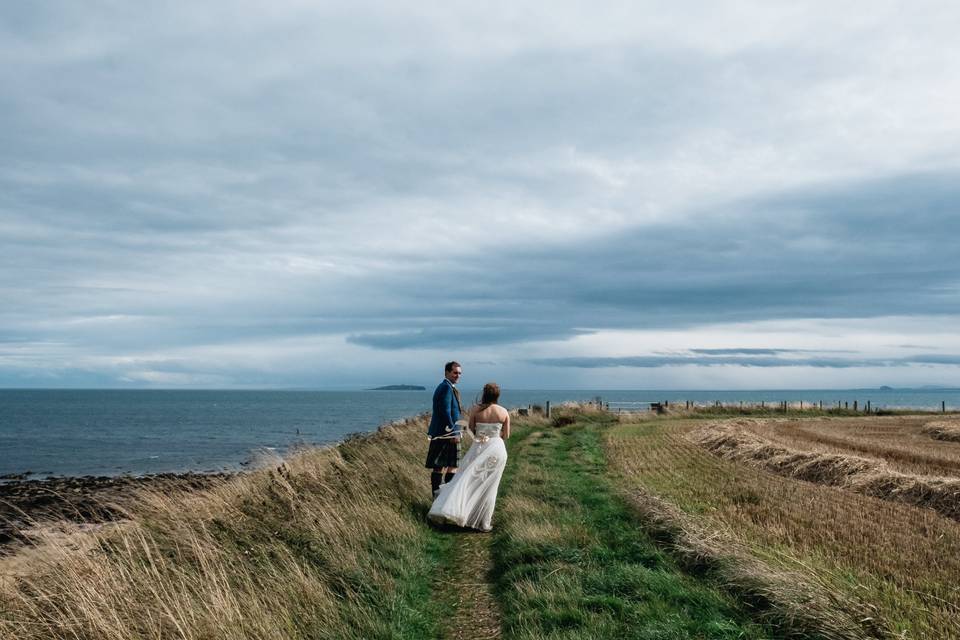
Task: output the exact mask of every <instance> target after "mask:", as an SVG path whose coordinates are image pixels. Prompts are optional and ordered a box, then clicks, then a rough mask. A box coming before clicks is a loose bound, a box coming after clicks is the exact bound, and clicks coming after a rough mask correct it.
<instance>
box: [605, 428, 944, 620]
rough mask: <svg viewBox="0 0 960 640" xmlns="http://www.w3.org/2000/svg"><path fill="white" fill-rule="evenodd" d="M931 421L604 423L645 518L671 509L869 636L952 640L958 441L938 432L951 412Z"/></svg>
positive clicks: (722, 549)
mask: <svg viewBox="0 0 960 640" xmlns="http://www.w3.org/2000/svg"><path fill="white" fill-rule="evenodd" d="M931 422H934V419H933V418H930V417H922V416H921V417H916V416H914V417H906V416H903V417H901V416H896V417H864V418H853V419H802V420H785V419H751V418H737V419H728V420H717V421H710V422H708V423H706V424H705V423H704V421H702V420H699V421H698V420H687V421H667V420H653V421H651V420H645V421H640V422H638V423H636V424H620V425H618V426H616V427H614V428H613V429H611V430H609V431H608V432H607V434H606V438H605V445H606V451H607V455H608V458H609V459H610V461H611V463H612V466H613V467H614V469H615V471H616V472H617V473H619V474H620V476H621V481H622V483H623V486H624V488H625V490H626V491H627V493H628V494H630V495H631V497H632V499H634V500H635V501H636V502H638V503H639V504H640V506H641V508H643V509H645V513H646V515H647V519H648V522H649V521H650V519H651V518H653V519H656V517H657V510H658V509H660V510H661V511H664V512H668V511H670V507H674V508H676V510H677V513H674V514H673V515H672V517H673V518H674V519H678V518H679V519H680V522H676V523H675V529H677V528H679V530H680V531H681V532H682V531H683V529H684V526H686V528H687V529H692V530H693V537H694V539H695V540H696V539H699V540H701V541H702V540H710V541H711V542H710V544H709V549H708V553H713V554H716V555H718V556H723V555H724V554H725V553H726V554H727V555H728V556H729V557H728V558H727V561H728V562H729V563H732V564H733V565H737V564H739V565H740V566H746V565H748V564H749V563H751V562H754V561H759V562H762V563H763V566H765V567H768V568H769V569H770V570H771V571H772V573H773V574H774V579H773V580H772V582H770V584H772V585H773V586H772V587H771V588H772V595H773V597H774V598H776V597H778V593H777V586H776V585H777V584H778V583H779V584H780V585H781V587H782V589H781V593H780V594H779V595H780V596H781V597H782V598H783V599H784V600H786V601H789V600H790V599H794V600H795V599H797V597H798V595H797V594H796V593H794V594H790V593H788V591H789V589H788V587H789V586H790V585H797V584H806V585H808V591H809V593H811V594H813V593H820V594H825V596H826V598H827V600H828V602H825V603H823V606H822V607H821V608H822V611H820V612H819V613H820V615H822V616H826V617H827V618H828V619H829V618H830V617H832V616H833V617H835V618H836V620H837V622H838V623H839V622H841V618H844V617H845V618H847V619H848V620H849V621H854V622H858V623H859V624H861V626H862V633H863V634H865V635H877V636H881V637H884V636H885V637H909V638H954V637H960V629H958V623H957V620H958V619H960V584H958V577H960V524H958V522H957V507H958V503H960V464H958V463H960V443H958V442H952V441H949V440H944V439H941V438H938V437H935V434H934V433H932V431H933V429H935V428H937V429H947V430H949V429H952V428H954V427H955V425H956V424H957V423H955V422H949V421H947V422H944V421H940V422H939V423H938V425H936V426H935V427H932V426H931V425H930V423H931ZM651 505H652V506H651ZM663 517H670V516H669V514H668V515H665V516H663ZM674 535H675V536H676V535H680V536H682V535H683V534H682V533H680V534H676V533H675V534H674ZM688 538H689V536H688ZM688 542H689V541H688ZM776 573H780V574H781V575H782V576H784V577H783V578H782V579H780V580H779V581H778V580H777V579H776V576H775V574H776ZM800 597H803V596H800Z"/></svg>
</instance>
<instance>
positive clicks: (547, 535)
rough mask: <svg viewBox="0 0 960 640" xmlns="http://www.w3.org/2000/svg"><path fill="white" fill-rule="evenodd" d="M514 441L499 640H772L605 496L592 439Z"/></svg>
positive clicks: (585, 430) (497, 559)
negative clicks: (683, 568)
mask: <svg viewBox="0 0 960 640" xmlns="http://www.w3.org/2000/svg"><path fill="white" fill-rule="evenodd" d="M580 419H581V421H584V420H589V418H584V417H581V418H580ZM516 436H519V438H517V437H516ZM516 436H515V444H514V447H513V449H512V450H511V463H510V464H508V466H507V472H506V475H505V484H504V487H503V489H504V490H503V491H502V499H501V501H500V504H498V507H497V508H498V512H499V513H498V519H499V523H498V525H499V526H498V527H496V528H495V534H494V540H493V542H494V546H493V554H494V557H493V560H494V574H495V577H496V586H497V591H496V593H497V596H498V598H499V600H500V602H501V603H502V612H503V637H505V638H517V639H528V640H534V639H541V638H544V637H550V638H558V639H559V638H577V639H585V638H591V639H593V638H596V639H602V638H617V639H621V638H649V639H654V638H656V639H666V638H676V639H680V638H718V639H723V638H731V639H733V638H745V639H750V638H770V637H776V634H775V633H773V632H772V631H771V630H770V629H769V628H766V627H763V626H761V625H759V624H756V623H754V622H753V621H752V620H751V619H750V617H749V616H748V615H747V613H746V612H745V611H744V610H743V609H742V608H741V606H740V604H739V603H738V602H736V601H734V600H733V599H732V598H730V597H729V596H728V595H726V594H725V593H724V592H723V591H722V590H721V589H720V588H718V587H716V586H714V585H712V584H709V583H707V582H706V581H703V580H697V579H696V578H693V577H691V576H687V575H685V574H683V572H682V571H681V570H680V569H679V568H678V567H677V566H676V564H675V563H673V561H672V560H671V559H670V558H669V557H668V556H666V555H665V554H664V553H663V552H662V551H661V550H660V549H659V548H658V547H657V545H656V544H655V543H654V542H653V541H652V540H651V539H650V538H649V537H647V536H646V534H644V533H643V532H642V531H640V530H639V528H638V527H637V526H636V522H635V520H633V517H632V515H631V512H630V511H629V508H628V506H627V505H626V504H625V503H624V502H623V501H622V499H621V498H619V497H618V495H617V494H616V492H615V491H614V490H613V488H612V487H610V486H609V485H608V484H607V483H608V481H607V478H606V475H605V473H604V469H605V465H604V458H603V452H602V449H601V447H600V442H599V435H598V434H597V433H596V430H595V429H593V428H590V427H588V426H586V425H585V424H584V422H579V423H577V424H574V425H572V426H569V427H564V428H550V429H544V430H542V431H530V430H523V429H520V430H518V433H517V434H516ZM516 440H519V442H516Z"/></svg>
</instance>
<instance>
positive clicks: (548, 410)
mask: <svg viewBox="0 0 960 640" xmlns="http://www.w3.org/2000/svg"><path fill="white" fill-rule="evenodd" d="M547 417H548V418H549V417H550V401H549V400H547Z"/></svg>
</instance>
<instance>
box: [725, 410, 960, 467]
mask: <svg viewBox="0 0 960 640" xmlns="http://www.w3.org/2000/svg"><path fill="white" fill-rule="evenodd" d="M929 422H930V418H929V417H927V416H869V417H860V418H819V419H799V420H797V419H788V420H784V419H749V418H747V419H743V420H741V421H740V426H741V428H742V429H743V430H744V431H749V432H752V433H755V434H756V435H758V436H760V437H762V438H764V439H765V440H769V441H771V442H772V443H773V444H776V445H779V446H782V447H784V448H787V449H796V450H798V451H809V452H816V453H836V454H841V455H856V456H865V457H868V458H876V459H879V460H883V461H884V462H885V463H886V464H887V465H889V467H890V468H891V469H893V470H894V471H899V472H901V473H906V474H912V475H924V476H948V477H949V476H952V477H960V443H953V442H944V441H942V440H934V439H933V438H931V437H930V434H929V433H926V432H925V431H924V429H925V427H926V426H927V425H928V424H929ZM938 424H953V425H954V426H960V423H957V422H954V423H938Z"/></svg>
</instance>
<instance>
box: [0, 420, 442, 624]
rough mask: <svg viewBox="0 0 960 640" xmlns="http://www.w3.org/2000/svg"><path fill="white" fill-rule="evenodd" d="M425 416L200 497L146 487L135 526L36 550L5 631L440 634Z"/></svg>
mask: <svg viewBox="0 0 960 640" xmlns="http://www.w3.org/2000/svg"><path fill="white" fill-rule="evenodd" d="M424 431H425V425H424V423H423V420H422V418H420V419H417V420H411V421H407V422H405V423H403V424H398V425H393V426H390V427H386V428H384V429H382V430H381V431H380V432H379V433H377V434H375V435H372V436H369V437H363V438H355V439H351V440H348V441H347V442H345V443H343V444H341V445H340V446H338V447H335V448H327V449H319V450H317V449H314V450H307V451H304V452H301V453H300V454H298V455H294V456H293V457H291V458H290V459H289V460H288V461H287V462H285V463H283V464H281V465H279V466H278V467H276V468H270V469H266V470H261V471H257V472H253V473H250V474H247V475H243V476H240V477H237V478H233V479H231V480H229V481H225V482H223V483H222V484H220V485H219V486H216V487H214V488H212V489H210V490H205V491H200V492H195V493H185V492H181V493H171V494H160V493H144V494H142V496H141V499H140V500H139V502H138V504H137V506H136V507H134V508H132V509H131V510H130V511H129V513H128V514H127V519H126V520H125V522H123V523H122V524H121V525H120V526H116V527H112V528H104V529H101V530H99V531H94V532H89V533H86V534H83V535H82V537H83V540H84V542H83V543H82V544H81V545H80V547H79V548H80V549H81V552H78V547H77V545H76V539H75V538H74V542H73V543H71V544H64V543H63V542H62V541H58V539H51V540H48V541H47V542H46V543H45V544H43V545H42V546H41V547H38V548H37V549H34V550H33V551H32V555H33V560H32V566H31V567H29V570H24V569H23V568H21V571H20V574H21V575H19V576H18V577H17V578H16V579H14V580H12V581H8V583H7V584H6V585H5V588H4V589H3V591H2V593H0V636H2V637H3V638H11V639H13V638H17V639H18V640H19V639H23V640H28V639H34V638H36V639H39V638H44V639H47V638H74V639H90V640H121V639H123V640H126V639H130V638H190V639H194V638H195V639H201V638H203V639H209V638H223V639H225V640H226V639H231V640H233V639H236V638H265V639H277V640H281V639H282V640H286V639H289V638H376V637H421V636H423V635H429V634H430V633H431V632H432V626H431V622H430V620H429V619H428V616H427V615H426V614H425V613H424V611H423V605H422V603H423V602H425V601H426V600H429V597H428V596H429V589H430V570H431V568H432V565H431V564H430V562H431V560H430V554H429V553H427V550H426V546H427V545H429V540H428V539H427V537H425V534H424V531H425V530H426V529H425V528H424V527H423V526H422V525H421V523H422V516H423V513H424V512H425V510H426V508H427V506H428V503H427V497H428V493H429V492H428V491H427V488H426V487H427V485H426V477H425V475H424V473H423V470H422V468H421V466H420V464H419V461H420V459H421V458H422V455H423V451H424V448H425V444H424V438H423V432H424Z"/></svg>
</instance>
